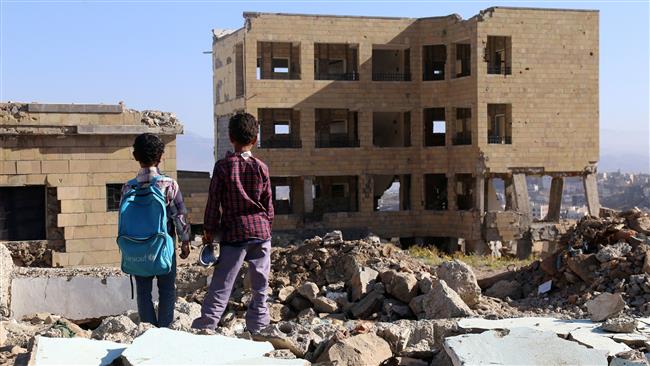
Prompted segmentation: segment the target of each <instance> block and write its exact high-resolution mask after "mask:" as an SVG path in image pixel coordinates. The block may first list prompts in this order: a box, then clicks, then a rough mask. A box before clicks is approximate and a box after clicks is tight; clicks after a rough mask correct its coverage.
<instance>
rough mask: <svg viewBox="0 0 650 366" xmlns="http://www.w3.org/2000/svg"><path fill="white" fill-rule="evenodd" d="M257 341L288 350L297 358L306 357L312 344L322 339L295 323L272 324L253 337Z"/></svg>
mask: <svg viewBox="0 0 650 366" xmlns="http://www.w3.org/2000/svg"><path fill="white" fill-rule="evenodd" d="M253 339H254V340H256V341H265V342H270V343H271V344H272V345H273V346H274V347H275V348H276V349H288V350H290V351H291V352H292V353H293V354H294V355H296V356H297V357H304V356H305V354H306V353H307V351H309V349H310V347H311V345H312V343H319V342H321V340H322V339H321V337H319V336H318V335H317V334H316V333H314V332H312V331H311V330H309V329H307V328H306V327H304V326H302V325H300V324H298V323H295V322H279V323H277V324H271V325H269V326H267V327H266V328H264V329H262V330H261V331H259V332H258V333H256V334H254V335H253Z"/></svg>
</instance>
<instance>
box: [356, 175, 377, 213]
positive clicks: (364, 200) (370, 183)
mask: <svg viewBox="0 0 650 366" xmlns="http://www.w3.org/2000/svg"><path fill="white" fill-rule="evenodd" d="M374 185H375V183H374V179H373V178H372V176H371V175H369V174H359V212H373V211H374V204H375V202H374V200H373V188H374Z"/></svg>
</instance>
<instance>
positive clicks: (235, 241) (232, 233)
mask: <svg viewBox="0 0 650 366" xmlns="http://www.w3.org/2000/svg"><path fill="white" fill-rule="evenodd" d="M258 131H259V124H258V122H257V121H256V120H255V118H254V117H253V116H252V115H250V114H248V113H241V114H236V115H234V116H233V117H231V118H230V122H229V124H228V132H229V134H230V142H231V143H232V145H233V148H234V150H235V151H234V152H230V151H229V152H228V153H227V154H226V157H225V158H223V159H221V160H219V161H217V162H216V164H215V165H214V171H213V173H212V181H211V182H210V193H209V195H208V202H207V205H206V208H205V218H204V223H203V227H204V235H203V242H204V243H208V244H209V243H212V241H213V239H218V238H219V237H220V239H221V245H220V252H219V259H218V260H217V263H216V265H215V269H214V275H213V276H212V283H211V284H210V288H209V289H208V293H207V294H206V296H205V299H204V300H203V306H202V307H201V317H199V318H197V319H195V320H194V322H193V323H192V327H193V328H199V329H200V328H207V329H215V328H216V327H217V326H218V323H219V320H220V319H221V316H222V315H223V312H224V311H225V309H226V306H227V305H228V299H229V298H230V293H231V291H232V287H233V285H234V282H235V279H236V278H237V274H238V273H239V270H240V268H241V266H242V264H243V262H244V261H247V262H248V264H249V267H248V268H249V274H250V278H251V290H252V295H253V296H252V298H251V301H250V303H249V304H248V311H247V312H246V327H247V329H248V330H249V331H250V332H253V333H254V332H257V331H259V330H260V329H262V328H263V327H265V326H267V325H268V324H269V320H270V319H269V310H268V306H267V304H266V299H267V294H266V290H267V288H268V283H269V271H270V267H271V224H272V222H273V203H272V200H273V198H272V195H271V181H270V178H269V168H268V167H267V166H266V164H264V163H263V162H262V161H261V160H259V159H256V158H254V157H253V154H252V153H251V148H252V147H253V146H255V144H256V143H257V133H258Z"/></svg>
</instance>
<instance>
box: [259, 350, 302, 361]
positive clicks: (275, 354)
mask: <svg viewBox="0 0 650 366" xmlns="http://www.w3.org/2000/svg"><path fill="white" fill-rule="evenodd" d="M264 357H271V358H281V359H285V360H292V359H295V358H296V355H294V354H293V352H291V350H288V349H276V350H273V351H271V352H267V353H265V354H264Z"/></svg>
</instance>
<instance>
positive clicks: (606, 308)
mask: <svg viewBox="0 0 650 366" xmlns="http://www.w3.org/2000/svg"><path fill="white" fill-rule="evenodd" d="M585 305H586V306H587V310H588V311H589V316H590V318H591V320H593V321H603V320H606V319H608V318H610V317H611V316H613V315H616V314H618V313H620V312H621V311H623V309H625V300H623V296H621V294H610V293H607V292H606V293H603V294H600V295H598V296H597V297H596V298H595V299H593V300H589V301H587V303H586V304H585Z"/></svg>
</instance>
